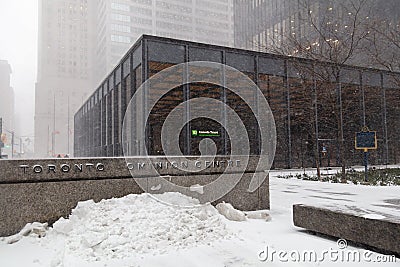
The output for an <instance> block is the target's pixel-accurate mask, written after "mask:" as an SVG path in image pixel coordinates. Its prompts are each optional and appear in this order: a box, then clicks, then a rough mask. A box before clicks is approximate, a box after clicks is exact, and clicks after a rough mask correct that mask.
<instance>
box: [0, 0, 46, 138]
mask: <svg viewBox="0 0 400 267" xmlns="http://www.w3.org/2000/svg"><path fill="white" fill-rule="evenodd" d="M37 32H38V0H0V36H1V39H0V59H4V60H7V61H8V63H9V64H10V65H11V69H12V74H11V87H13V89H14V93H15V111H16V112H15V113H16V117H15V119H16V121H15V127H16V131H17V134H18V135H23V136H26V135H29V136H33V129H34V128H33V119H34V104H35V99H34V96H35V82H36V73H37Z"/></svg>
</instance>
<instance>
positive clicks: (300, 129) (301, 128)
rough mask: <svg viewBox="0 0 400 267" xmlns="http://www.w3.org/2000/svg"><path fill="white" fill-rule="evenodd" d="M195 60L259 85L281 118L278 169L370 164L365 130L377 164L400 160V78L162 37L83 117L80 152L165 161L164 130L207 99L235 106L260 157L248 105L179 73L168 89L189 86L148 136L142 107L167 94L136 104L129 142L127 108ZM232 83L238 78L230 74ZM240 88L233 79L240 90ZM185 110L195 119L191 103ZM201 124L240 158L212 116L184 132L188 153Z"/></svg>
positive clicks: (167, 105)
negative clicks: (155, 81) (360, 143)
mask: <svg viewBox="0 0 400 267" xmlns="http://www.w3.org/2000/svg"><path fill="white" fill-rule="evenodd" d="M190 61H213V62H219V63H221V64H225V65H228V66H231V67H234V68H236V69H237V70H239V71H241V72H242V73H244V74H245V75H247V76H248V77H249V78H250V79H251V80H253V81H254V83H255V84H257V86H258V87H259V88H260V90H261V91H262V93H263V95H264V97H265V99H266V100H267V101H268V103H269V106H270V108H271V110H272V113H273V116H274V119H275V124H276V132H277V148H276V155H275V160H274V166H275V167H305V166H315V164H316V163H317V162H320V163H321V165H322V166H333V165H340V164H341V162H342V161H343V160H345V161H346V163H347V164H352V165H353V164H362V162H363V158H362V154H363V153H362V151H361V152H360V151H359V150H356V149H355V148H354V135H355V132H358V131H360V130H361V128H362V127H363V126H368V127H369V129H370V130H375V131H377V137H378V149H377V150H371V151H370V161H371V163H372V164H384V163H399V162H400V153H399V152H398V151H399V148H400V133H399V131H398V130H397V129H398V128H399V127H400V122H399V120H398V118H399V116H400V109H399V108H398V101H399V99H400V90H399V87H400V83H399V81H400V73H394V72H388V71H383V70H375V69H370V68H360V67H352V66H348V65H337V64H331V63H324V62H319V61H312V60H305V59H300V58H294V57H284V56H277V55H273V54H268V53H261V52H255V51H249V50H241V49H234V48H228V47H222V46H215V45H208V44H203V43H195V42H189V41H182V40H176V39H168V38H162V37H155V36H143V37H142V38H141V39H139V40H138V41H137V42H136V44H135V45H134V46H133V47H132V48H131V49H130V50H129V51H128V52H127V53H126V54H125V56H124V57H123V58H122V60H121V61H120V62H119V64H118V65H117V66H116V67H115V68H114V70H113V71H112V72H111V73H110V74H109V75H108V76H107V77H106V78H105V79H104V80H103V82H102V83H101V85H100V86H99V87H98V88H96V90H95V92H94V93H93V94H92V95H91V96H90V97H89V99H88V100H87V101H86V102H85V103H84V105H83V106H82V107H81V108H80V109H79V110H78V112H77V113H76V114H75V136H74V138H75V140H74V152H75V156H81V157H82V156H92V157H99V156H122V155H123V149H125V151H128V154H129V155H143V152H144V149H147V151H148V152H149V154H150V155H163V154H164V151H163V147H162V146H161V128H162V125H163V123H164V121H165V119H166V118H167V116H168V114H170V112H171V111H172V110H173V109H174V108H175V107H177V106H179V105H180V104H181V103H183V102H184V101H187V100H189V99H193V98H198V97H207V98H212V99H216V100H219V101H221V102H222V103H224V104H226V105H228V106H230V107H231V108H232V109H233V110H234V111H235V112H236V113H237V114H238V115H239V117H240V119H241V120H242V121H243V122H244V125H245V127H246V130H247V133H248V135H249V138H250V153H251V154H258V153H259V151H260V142H259V140H260V139H259V138H258V136H259V135H258V134H259V129H258V126H257V121H256V120H255V117H254V115H253V114H252V112H251V111H250V109H249V107H248V106H247V105H246V104H245V103H244V102H243V99H241V98H240V97H238V95H236V94H234V93H232V91H230V90H229V88H225V87H224V86H222V87H221V86H216V85H215V84H208V83H189V84H185V83H184V80H183V79H184V76H183V75H182V73H179V72H177V73H176V74H175V76H174V77H169V79H167V80H166V83H165V86H168V84H169V83H171V82H174V81H182V83H183V85H182V86H178V87H176V88H174V89H173V90H171V91H170V92H169V93H168V94H166V95H164V96H163V97H162V98H161V99H160V100H159V101H158V102H157V104H156V105H155V106H154V108H153V109H152V110H151V113H150V116H149V121H148V124H147V125H146V129H147V130H146V134H145V136H144V137H143V138H142V136H138V135H137V134H136V132H135V131H136V130H141V129H142V128H143V127H144V126H143V125H142V124H141V123H142V121H141V120H140V118H142V117H144V116H145V112H144V109H143V106H146V105H147V104H148V103H149V101H150V100H152V99H154V98H155V97H157V96H158V91H157V90H155V91H153V90H148V91H145V93H144V94H143V95H142V97H141V98H140V99H141V101H140V102H138V103H134V104H133V109H132V110H131V111H130V112H134V113H135V115H134V116H131V120H130V121H129V123H130V124H131V125H132V132H131V133H130V135H129V137H128V138H127V139H126V140H125V143H123V140H122V139H121V134H122V131H123V127H122V122H123V118H124V115H125V114H126V111H127V105H128V103H129V101H130V98H131V97H132V96H133V95H134V94H135V92H136V90H137V89H138V88H139V87H140V86H141V85H142V82H143V81H145V80H147V79H149V78H150V77H152V76H153V75H155V74H157V73H159V72H160V71H161V70H163V69H165V68H168V67H170V66H174V65H176V64H179V63H184V62H190ZM209 75H212V73H210V74H209ZM227 79H235V77H227V76H224V77H223V80H225V81H226V80H227ZM240 82H241V80H234V83H235V84H238V85H240V84H241V83H240ZM241 90H242V92H243V93H244V94H245V95H247V96H248V97H249V98H250V99H253V101H254V102H255V103H256V105H258V104H257V103H259V99H257V98H256V94H255V92H254V91H252V90H249V89H248V88H247V87H243V88H241ZM204 109H212V107H211V106H204ZM185 110H186V111H187V112H189V113H190V105H189V106H185ZM214 112H215V114H220V116H221V118H222V121H223V119H224V118H226V116H227V115H226V111H225V110H224V109H222V110H221V109H219V110H214ZM185 114H186V113H185ZM183 119H184V118H182V121H183ZM200 128H209V129H210V128H212V129H214V130H216V132H218V133H219V134H218V135H217V136H214V137H212V139H213V141H214V142H215V144H216V147H217V154H230V153H231V151H230V146H229V144H230V140H229V136H227V135H226V134H225V132H224V129H223V125H221V124H218V123H215V122H214V121H212V120H211V121H210V120H207V119H204V120H203V119H199V120H193V121H190V122H189V123H188V124H187V125H186V126H185V127H184V128H183V129H182V131H181V132H180V133H176V134H177V135H178V134H179V135H180V139H179V140H180V148H181V151H182V153H184V154H188V155H199V153H200V151H199V142H200V141H201V138H200V139H199V138H197V137H194V136H193V135H191V134H190V130H193V129H200ZM135 129H136V130H135ZM171 138H173V137H171Z"/></svg>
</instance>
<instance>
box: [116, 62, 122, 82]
mask: <svg viewBox="0 0 400 267" xmlns="http://www.w3.org/2000/svg"><path fill="white" fill-rule="evenodd" d="M120 82H121V66H120V65H119V66H118V67H117V69H116V70H115V85H118V84H119V83H120Z"/></svg>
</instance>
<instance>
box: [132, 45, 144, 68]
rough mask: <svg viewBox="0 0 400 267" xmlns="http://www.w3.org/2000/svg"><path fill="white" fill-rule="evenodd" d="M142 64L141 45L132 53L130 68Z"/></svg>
mask: <svg viewBox="0 0 400 267" xmlns="http://www.w3.org/2000/svg"><path fill="white" fill-rule="evenodd" d="M140 64H142V46H141V45H140V46H138V47H137V48H136V49H135V51H134V52H133V54H132V69H136V68H137V66H139V65H140Z"/></svg>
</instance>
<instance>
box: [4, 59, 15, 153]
mask: <svg viewBox="0 0 400 267" xmlns="http://www.w3.org/2000/svg"><path fill="white" fill-rule="evenodd" d="M10 76H11V67H10V64H8V62H7V61H6V60H0V118H2V119H3V125H2V126H3V129H2V132H3V133H4V134H5V135H7V143H9V142H11V136H10V133H9V132H10V131H14V126H15V122H14V119H15V116H14V115H15V114H14V112H15V110H14V105H15V104H14V90H13V88H11V86H10ZM6 145H7V144H6ZM10 152H11V150H10V149H7V148H4V149H3V154H9V155H10V154H11V153H10Z"/></svg>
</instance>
